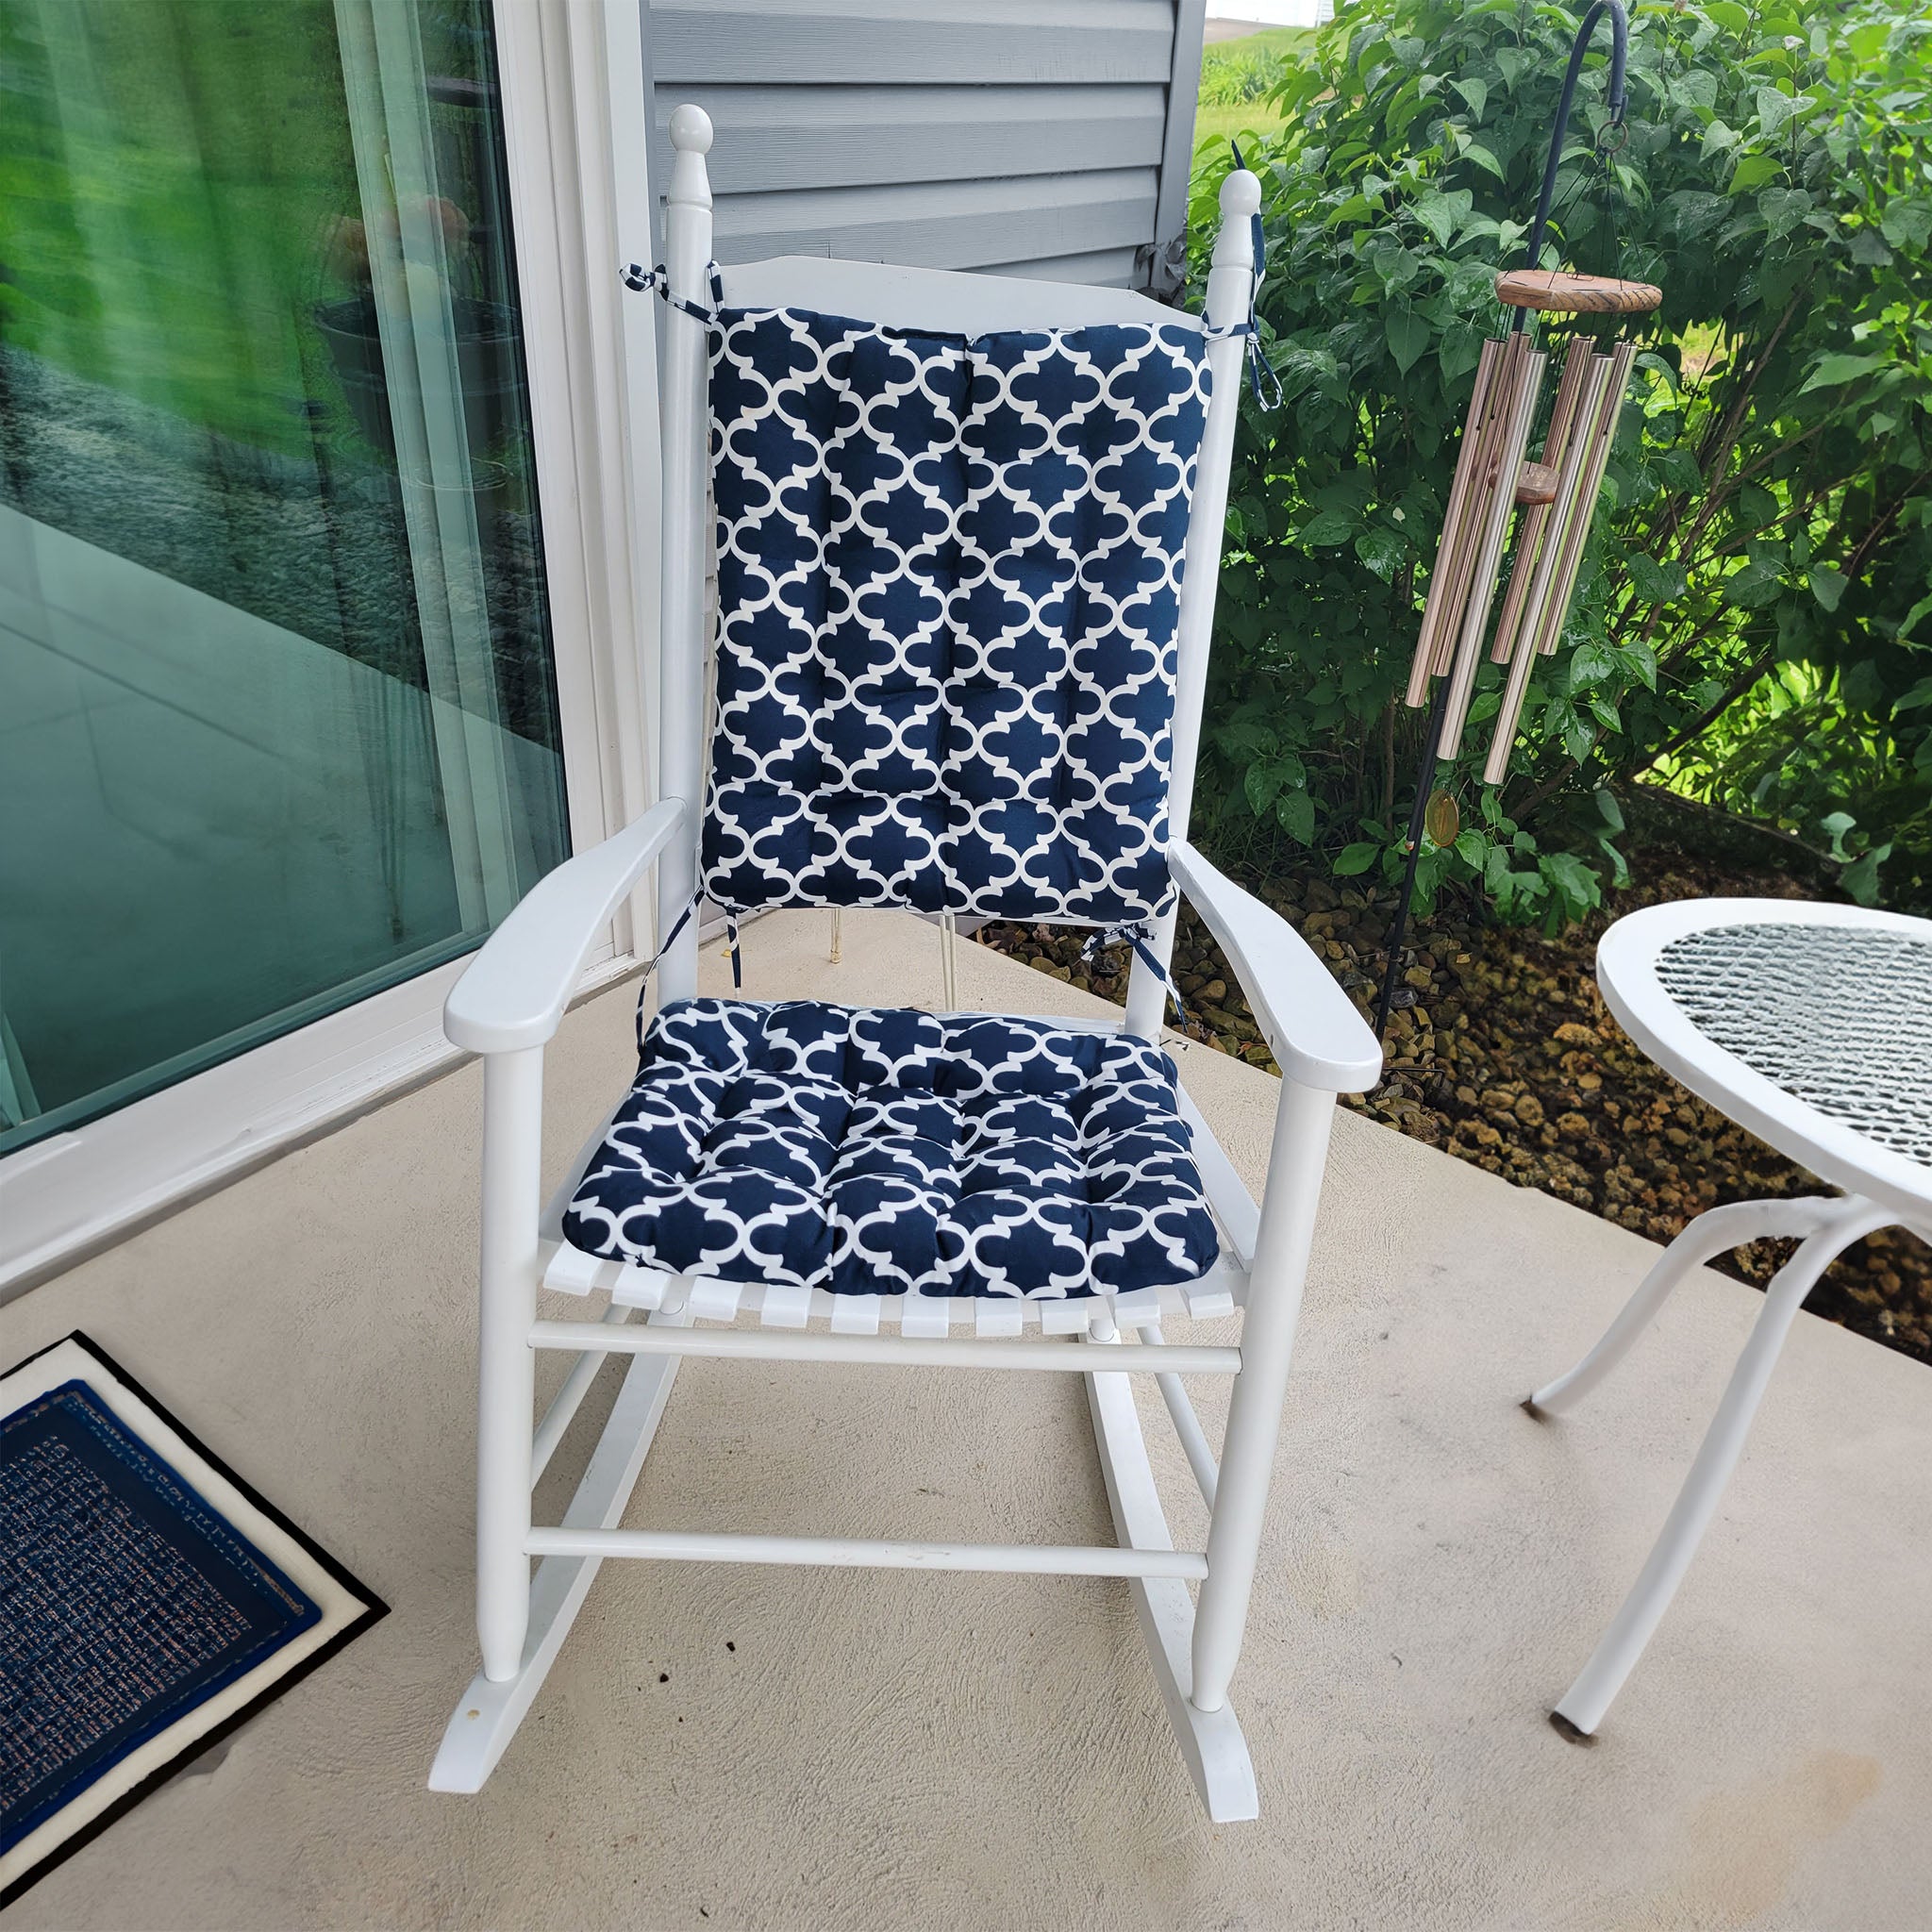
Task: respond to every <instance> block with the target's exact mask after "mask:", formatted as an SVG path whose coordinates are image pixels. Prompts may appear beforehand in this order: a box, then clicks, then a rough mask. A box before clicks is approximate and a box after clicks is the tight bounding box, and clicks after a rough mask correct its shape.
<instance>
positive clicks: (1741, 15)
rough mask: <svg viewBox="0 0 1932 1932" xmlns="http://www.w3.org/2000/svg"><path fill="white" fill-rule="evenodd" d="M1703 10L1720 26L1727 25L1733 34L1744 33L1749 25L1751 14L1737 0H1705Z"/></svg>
mask: <svg viewBox="0 0 1932 1932" xmlns="http://www.w3.org/2000/svg"><path fill="white" fill-rule="evenodd" d="M1704 10H1705V12H1706V13H1707V14H1709V16H1710V17H1711V19H1713V20H1714V21H1716V22H1717V24H1718V25H1720V26H1722V27H1728V28H1729V29H1730V30H1731V32H1732V33H1734V34H1741V33H1745V32H1747V31H1748V30H1749V28H1750V25H1751V16H1750V15H1749V14H1748V13H1747V12H1745V10H1744V9H1743V8H1741V7H1740V6H1739V5H1738V0H1705V7H1704Z"/></svg>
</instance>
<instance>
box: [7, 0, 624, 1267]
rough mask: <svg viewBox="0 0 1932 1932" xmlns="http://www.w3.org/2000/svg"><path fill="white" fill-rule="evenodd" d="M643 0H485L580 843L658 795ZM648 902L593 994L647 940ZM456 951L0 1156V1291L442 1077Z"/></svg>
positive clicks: (615, 938)
mask: <svg viewBox="0 0 1932 1932" xmlns="http://www.w3.org/2000/svg"><path fill="white" fill-rule="evenodd" d="M641 15H642V9H641V7H640V5H639V4H638V0H589V4H583V0H495V23H496V42H497V69H498V73H499V75H500V77H501V82H502V88H503V117H504V131H505V141H506V143H507V146H508V162H509V180H510V219H511V226H512V229H513V230H514V233H515V238H516V260H517V277H518V284H519V291H520V300H521V306H522V309H523V329H524V344H525V358H526V360H527V364H528V371H529V383H530V410H531V417H532V425H533V432H534V437H533V440H534V444H535V459H536V468H537V489H538V496H539V501H540V504H541V517H542V535H543V552H544V571H545V576H546V580H547V582H548V586H549V593H550V624H551V636H552V640H553V645H554V650H555V658H556V676H557V691H558V709H559V722H560V725H561V731H562V741H563V758H564V783H565V791H566V797H567V803H568V808H569V820H570V834H571V842H572V846H573V849H575V850H576V851H579V852H581V851H584V850H586V849H588V848H589V847H590V846H591V845H594V844H596V843H597V842H598V841H599V840H601V839H605V838H608V836H609V835H610V834H611V833H612V832H615V831H617V830H618V829H620V828H621V827H622V826H624V825H625V824H629V823H630V821H631V820H632V819H634V818H636V817H637V816H638V815H639V814H640V813H641V812H642V811H643V810H644V809H645V808H647V807H648V806H649V805H650V804H651V803H652V790H651V788H652V773H653V772H654V770H655V769H656V762H657V761H656V756H655V750H656V748H655V745H654V744H653V743H652V741H651V735H652V720H651V719H650V717H649V714H648V709H647V707H646V705H645V702H644V693H645V692H646V691H655V690H656V689H657V652H658V400H657V343H656V336H655V329H656V316H655V314H654V313H653V309H654V305H653V304H651V303H649V302H643V301H638V300H635V299H627V298H625V297H624V296H623V294H622V291H621V289H620V285H619V283H618V279H617V274H616V270H617V265H618V264H619V263H620V262H623V261H627V260H640V261H648V260H649V259H650V258H651V256H650V249H651V198H650V192H649V187H648V182H647V179H646V175H645V148H646V134H647V130H648V127H649V114H650V100H649V97H648V94H647V92H646V86H645V66H644V49H643V44H642V33H643V25H642V18H641ZM650 916H651V915H650V910H649V908H648V905H647V904H645V903H644V895H640V898H639V901H638V902H636V903H635V904H634V906H633V908H630V910H629V911H628V912H627V913H626V914H625V916H623V917H621V918H620V919H619V921H618V922H617V924H616V925H615V926H614V927H613V929H612V932H611V934H610V936H609V938H608V940H607V941H606V942H605V943H604V944H603V945H602V946H600V947H599V948H598V949H597V950H596V951H595V952H594V953H593V954H592V955H591V963H590V966H589V968H588V971H587V973H586V976H585V986H586V988H587V989H588V988H590V987H593V986H596V985H600V984H604V983H606V982H608V981H609V980H611V979H614V978H617V977H621V976H622V975H623V974H625V973H626V972H628V971H630V970H632V969H633V968H634V966H635V965H636V963H637V958H638V952H639V948H638V945H637V935H639V934H642V935H644V936H645V938H646V940H648V935H649V920H650ZM464 963H465V961H464V960H462V959H456V960H451V961H449V962H447V963H445V964H443V965H441V966H438V967H436V968H434V969H433V970H431V971H429V972H427V973H424V974H418V975H417V976H416V977H414V978H412V979H408V980H405V981H404V982H402V983H401V984H400V985H397V986H392V987H390V988H388V989H387V990H385V991H382V992H379V993H375V994H374V995H372V996H371V997H369V998H366V999H363V1000H359V1001H358V1002H357V1003H356V1004H355V1005H353V1006H350V1007H345V1008H342V1009H341V1011H340V1012H335V1013H331V1014H328V1015H327V1016H326V1017H325V1018H324V1019H321V1020H317V1021H314V1022H312V1023H311V1024H308V1025H305V1026H301V1027H298V1028H296V1029H294V1030H293V1031H291V1032H289V1033H285V1034H283V1035H281V1036H279V1037H278V1038H276V1039H275V1040H271V1041H266V1042H265V1043H263V1044H262V1045H260V1046H258V1047H255V1048H252V1049H251V1050H250V1051H248V1052H247V1053H244V1054H241V1055H238V1056H237V1057H236V1058H233V1059H230V1060H225V1061H224V1062H222V1063H221V1064H219V1065H217V1066H213V1067H209V1068H208V1069H207V1070H205V1071H204V1072H202V1073H198V1074H192V1075H191V1076H189V1077H188V1078H186V1079H183V1080H180V1081H177V1082H176V1083H175V1085H173V1086H171V1087H167V1088H164V1089H163V1090H162V1091H159V1092H158V1093H153V1094H150V1095H148V1096H147V1097H146V1098H145V1099H142V1100H137V1101H134V1102H131V1103H130V1104H129V1105H127V1106H125V1107H123V1108H118V1109H116V1110H115V1111H114V1112H112V1113H108V1114H106V1115H103V1116H102V1117H101V1118H100V1119H98V1120H94V1121H90V1122H89V1123H87V1124H85V1125H84V1126H80V1127H76V1128H75V1129H73V1130H72V1131H70V1132H66V1133H58V1134H52V1135H49V1136H48V1137H47V1138H46V1139H45V1140H43V1141H35V1142H34V1143H33V1144H31V1145H30V1146H27V1147H24V1148H22V1149H20V1150H19V1151H18V1152H17V1153H14V1154H11V1155H8V1156H7V1157H6V1158H4V1159H0V1301H5V1300H7V1299H8V1298H9V1297H10V1296H11V1295H14V1294H18V1293H20V1292H23V1291H25V1289H27V1288H29V1287H31V1286H32V1285H33V1284H34V1283H35V1282H37V1281H40V1280H42V1279H43V1278H45V1277H46V1276H47V1275H49V1274H56V1273H58V1272H59V1271H60V1270H61V1269H62V1268H65V1267H69V1266H71V1265H72V1264H73V1263H74V1262H75V1260H77V1259H79V1258H81V1257H83V1256H85V1255H87V1254H90V1253H92V1252H94V1251H95V1250H97V1249H100V1248H103V1247H106V1246H108V1245H110V1244H111V1243H112V1242H113V1241H118V1240H121V1239H123V1238H124V1237H125V1236H126V1235H127V1234H129V1233H131V1232H132V1231H133V1230H134V1229H135V1228H137V1227H139V1226H141V1225H142V1224H145V1223H147V1222H149V1221H152V1220H154V1219H156V1218H157V1217H158V1216H159V1215H160V1214H163V1213H165V1212H168V1211H170V1210H172V1209H173V1208H177V1207H180V1206H182V1205H183V1204H185V1203H186V1202H188V1201H190V1200H193V1199H196V1198H198V1197H199V1196H201V1195H203V1194H206V1193H208V1192H211V1191H214V1190H215V1189H216V1188H219V1187H222V1186H224V1185H225V1184H226V1183H227V1182H229V1181H232V1180H234V1179H236V1178H237V1177H238V1176H239V1175H241V1174H245V1173H247V1172H248V1171H249V1170H251V1169H252V1168H255V1167H258V1166H260V1165H261V1164H262V1163H263V1162H265V1161H267V1160H269V1159H272V1158H275V1156H276V1155H277V1154H281V1153H285V1152H287V1151H288V1150H289V1149H290V1148H291V1147H293V1146H296V1145H299V1144H301V1143H302V1142H303V1141H309V1140H313V1139H316V1138H317V1137H318V1136H320V1135H321V1134H323V1133H325V1132H327V1131H328V1130H329V1129H330V1128H332V1127H335V1126H338V1125H340V1124H341V1123H342V1122H343V1121H345V1120H347V1119H350V1118H352V1117H353V1116H354V1115H356V1114H358V1113H359V1112H363V1111H366V1110H367V1109H368V1108H371V1107H373V1106H375V1105H376V1104H378V1103H379V1102H380V1101H382V1100H384V1099H386V1098H389V1097H391V1096H393V1095H394V1094H396V1093H398V1092H402V1091H407V1090H408V1088H410V1087H412V1086H416V1085H419V1084H421V1083H422V1082H423V1081H424V1080H425V1079H427V1078H430V1077H432V1076H433V1075H435V1074H438V1073H441V1072H443V1071H445V1070H446V1069H448V1068H449V1067H450V1066H452V1065H454V1064H455V1063H456V1061H457V1060H458V1059H459V1058H461V1057H462V1056H460V1055H459V1054H458V1051H457V1050H456V1049H455V1048H454V1047H452V1046H451V1045H450V1044H449V1042H448V1041H446V1040H444V1038H443V1035H442V1024H441V1012H442V1002H443V998H444V995H445V994H446V993H447V992H448V991H449V989H450V987H451V986H452V985H453V984H454V983H455V981H456V978H457V976H458V974H459V973H460V972H461V971H462V969H463V965H464Z"/></svg>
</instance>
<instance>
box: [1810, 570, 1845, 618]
mask: <svg viewBox="0 0 1932 1932" xmlns="http://www.w3.org/2000/svg"><path fill="white" fill-rule="evenodd" d="M1848 581H1849V579H1847V577H1846V576H1845V574H1844V573H1843V572H1842V571H1841V570H1840V569H1838V568H1837V567H1836V566H1835V565H1833V564H1829V563H1824V564H1820V565H1819V567H1818V568H1817V569H1816V570H1814V571H1812V572H1811V573H1810V575H1809V576H1808V578H1807V582H1808V583H1809V584H1810V586H1811V594H1812V595H1813V596H1814V597H1816V598H1817V599H1818V601H1819V603H1820V604H1821V605H1823V606H1824V608H1825V609H1826V610H1836V609H1837V608H1838V607H1839V600H1840V598H1841V597H1842V596H1843V595H1844V593H1845V585H1846V583H1847V582H1848Z"/></svg>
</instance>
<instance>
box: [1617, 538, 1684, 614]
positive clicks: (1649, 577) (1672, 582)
mask: <svg viewBox="0 0 1932 1932" xmlns="http://www.w3.org/2000/svg"><path fill="white" fill-rule="evenodd" d="M1624 569H1625V570H1627V571H1628V572H1629V573H1630V581H1631V583H1632V584H1633V585H1635V586H1636V589H1637V594H1638V595H1639V596H1640V597H1641V598H1642V599H1643V600H1644V602H1645V603H1646V604H1673V603H1674V602H1675V601H1676V600H1677V599H1678V598H1679V597H1681V596H1682V595H1683V594H1684V592H1685V591H1686V590H1687V589H1688V588H1689V585H1688V583H1687V581H1686V579H1685V576H1684V569H1683V566H1682V565H1681V564H1675V563H1673V564H1661V563H1659V562H1657V559H1656V558H1654V557H1645V556H1644V555H1643V553H1642V552H1641V550H1640V551H1633V552H1632V553H1631V554H1630V555H1629V556H1627V557H1625V558H1624Z"/></svg>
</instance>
